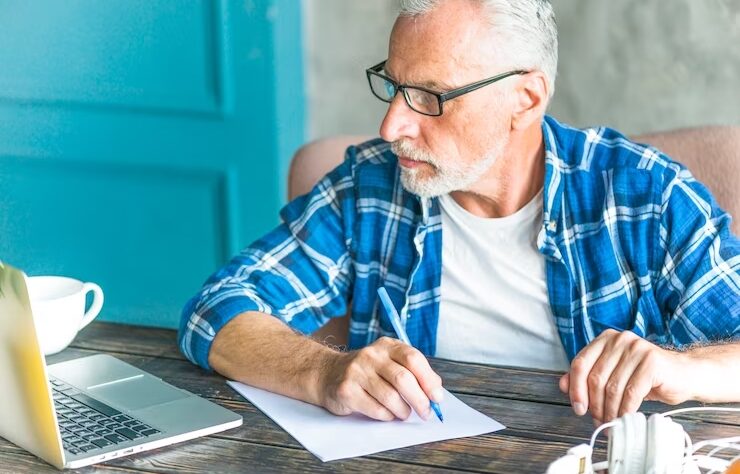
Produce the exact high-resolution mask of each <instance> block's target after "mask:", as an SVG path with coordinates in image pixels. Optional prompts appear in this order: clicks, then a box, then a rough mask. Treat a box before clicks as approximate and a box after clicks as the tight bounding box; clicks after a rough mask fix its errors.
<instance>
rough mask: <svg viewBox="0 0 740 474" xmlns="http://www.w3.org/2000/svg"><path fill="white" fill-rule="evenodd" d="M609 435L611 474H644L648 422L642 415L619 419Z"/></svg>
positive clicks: (630, 414)
mask: <svg viewBox="0 0 740 474" xmlns="http://www.w3.org/2000/svg"><path fill="white" fill-rule="evenodd" d="M615 421H616V425H614V426H612V427H611V433H610V434H609V454H608V458H609V474H643V473H644V472H645V455H646V451H647V420H646V418H645V415H643V414H642V413H628V414H627V415H624V416H623V417H621V418H618V419H617V420H615Z"/></svg>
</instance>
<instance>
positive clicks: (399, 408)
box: [363, 376, 411, 420]
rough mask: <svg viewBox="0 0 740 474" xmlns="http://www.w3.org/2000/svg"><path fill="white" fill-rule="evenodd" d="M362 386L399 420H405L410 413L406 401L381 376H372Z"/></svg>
mask: <svg viewBox="0 0 740 474" xmlns="http://www.w3.org/2000/svg"><path fill="white" fill-rule="evenodd" d="M363 388H364V389H365V391H366V392H368V393H369V394H370V396H372V397H373V398H374V399H375V400H377V401H378V403H380V404H381V405H383V406H384V407H385V408H387V409H388V410H389V411H390V412H391V413H393V415H394V416H395V417H396V418H398V419H399V420H405V419H407V418H408V417H409V415H411V407H410V406H409V405H408V403H406V402H405V401H404V399H403V398H402V397H401V394H399V393H398V392H397V391H396V389H395V388H393V387H392V386H391V385H390V384H389V383H388V382H386V381H385V380H384V379H383V378H381V377H377V376H376V377H372V378H371V379H370V380H368V381H367V382H366V385H365V386H364V387H363Z"/></svg>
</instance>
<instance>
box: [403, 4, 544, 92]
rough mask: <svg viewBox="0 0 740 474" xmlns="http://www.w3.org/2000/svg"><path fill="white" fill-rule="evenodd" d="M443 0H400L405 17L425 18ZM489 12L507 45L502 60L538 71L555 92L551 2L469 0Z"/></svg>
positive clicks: (512, 65)
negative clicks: (419, 16) (418, 16)
mask: <svg viewBox="0 0 740 474" xmlns="http://www.w3.org/2000/svg"><path fill="white" fill-rule="evenodd" d="M440 1H442V0H399V2H400V7H401V11H400V14H401V15H403V16H416V15H423V14H425V13H428V12H429V11H431V10H433V9H434V8H435V7H436V6H437V5H438V4H439V3H440ZM469 1H471V2H475V3H477V4H479V5H481V7H483V9H484V10H485V11H486V12H487V13H488V20H489V24H490V25H491V27H492V29H493V32H494V34H495V35H496V36H498V37H499V38H500V39H501V40H502V41H503V42H504V43H505V44H506V47H505V48H503V50H504V51H505V55H506V57H504V58H502V60H503V61H505V62H507V63H508V67H509V68H511V69H524V70H528V71H531V70H539V71H542V72H543V73H544V74H545V76H546V77H547V81H548V85H549V89H550V92H549V95H550V97H552V94H553V93H554V92H555V76H556V75H557V69H558V30H557V25H556V24H555V13H554V12H553V9H552V5H551V4H550V1H549V0H469Z"/></svg>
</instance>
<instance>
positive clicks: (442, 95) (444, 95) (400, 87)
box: [365, 59, 530, 117]
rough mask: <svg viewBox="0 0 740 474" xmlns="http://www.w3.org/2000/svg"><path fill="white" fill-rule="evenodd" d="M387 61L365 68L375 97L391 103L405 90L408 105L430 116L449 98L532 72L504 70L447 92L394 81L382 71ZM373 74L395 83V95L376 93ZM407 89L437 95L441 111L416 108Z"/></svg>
mask: <svg viewBox="0 0 740 474" xmlns="http://www.w3.org/2000/svg"><path fill="white" fill-rule="evenodd" d="M386 62H388V60H387V59H386V60H384V61H381V62H379V63H378V64H376V65H375V66H372V67H369V68H367V69H366V70H365V74H366V75H367V82H368V85H369V86H370V92H372V93H373V95H374V96H375V97H377V98H378V99H380V100H382V101H383V102H385V103H388V104H390V103H391V102H393V99H394V98H395V97H396V95H398V92H399V91H401V92H403V98H404V100H405V101H406V105H408V106H409V108H410V109H411V110H413V111H414V112H416V113H419V114H422V115H427V116H429V117H439V116H440V115H442V112H443V111H444V110H443V108H442V104H444V103H445V102H447V101H448V100H452V99H455V98H457V97H460V96H461V95H464V94H467V93H468V92H473V91H475V90H478V89H480V88H481V87H485V86H487V85H489V84H493V83H494V82H497V81H500V80H501V79H506V78H507V77H510V76H516V75H521V74H527V73H529V72H530V71H524V70H515V71H508V72H504V73H501V74H497V75H495V76H493V77H489V78H488V79H483V80H481V81H477V82H473V83H471V84H468V85H465V86H462V87H458V88H456V89H452V90H450V91H447V92H439V91H434V90H431V89H428V88H426V87H421V86H409V85H406V84H399V83H398V82H396V81H394V80H393V79H391V78H390V77H388V76H386V75H384V74H381V73H380V71H381V70H382V69H383V68H384V67H385V63H386ZM371 76H377V77H379V78H381V79H383V80H384V81H388V82H390V83H391V84H392V85H393V87H394V88H395V89H396V93H395V94H394V95H393V97H391V98H390V99H384V98H382V97H380V96H379V95H378V94H376V93H375V90H373V83H372V77H371ZM407 89H416V90H420V91H423V92H426V93H427V94H431V95H433V96H434V97H436V99H437V106H438V108H439V113H438V114H430V113H427V112H422V111H420V110H416V109H415V108H414V106H413V105H412V104H411V99H410V98H409V96H408V94H407V92H406V90H407Z"/></svg>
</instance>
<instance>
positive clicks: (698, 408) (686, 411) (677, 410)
mask: <svg viewBox="0 0 740 474" xmlns="http://www.w3.org/2000/svg"><path fill="white" fill-rule="evenodd" d="M691 411H739V412H740V407H738V408H735V407H688V408H677V409H675V410H671V411H667V412H665V413H661V415H663V416H673V415H676V414H678V413H688V412H691Z"/></svg>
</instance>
